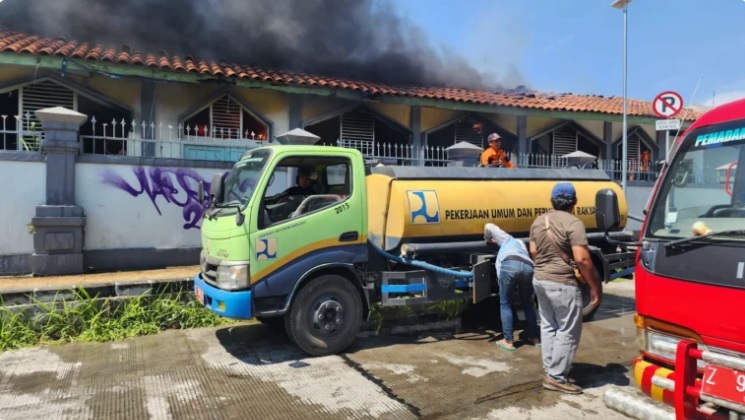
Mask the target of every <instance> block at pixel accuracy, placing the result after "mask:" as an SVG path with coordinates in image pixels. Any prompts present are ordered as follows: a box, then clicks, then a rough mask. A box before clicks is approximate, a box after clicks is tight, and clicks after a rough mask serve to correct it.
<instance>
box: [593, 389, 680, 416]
mask: <svg viewBox="0 0 745 420" xmlns="http://www.w3.org/2000/svg"><path fill="white" fill-rule="evenodd" d="M603 402H605V406H606V407H608V408H610V409H613V410H615V411H618V412H619V413H623V414H625V415H627V416H629V417H632V418H635V419H639V420H675V413H674V412H673V411H672V409H670V410H666V409H665V408H663V407H660V406H659V405H656V404H653V403H652V402H650V401H646V399H642V398H639V397H638V396H635V395H630V394H628V393H626V392H623V391H621V390H618V389H609V390H608V391H606V392H605V395H604V396H603Z"/></svg>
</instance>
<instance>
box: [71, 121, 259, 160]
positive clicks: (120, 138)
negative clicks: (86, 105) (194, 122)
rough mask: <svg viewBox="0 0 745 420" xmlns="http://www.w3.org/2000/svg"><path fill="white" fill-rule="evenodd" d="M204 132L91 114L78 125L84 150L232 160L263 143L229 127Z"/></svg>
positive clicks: (124, 154)
mask: <svg viewBox="0 0 745 420" xmlns="http://www.w3.org/2000/svg"><path fill="white" fill-rule="evenodd" d="M208 134H209V135H208V136H204V135H200V133H199V132H198V131H197V129H196V127H190V126H188V125H187V126H183V125H181V124H179V125H176V126H174V125H171V124H167V125H164V124H163V123H160V124H155V123H150V124H148V123H146V122H144V121H142V122H140V123H138V122H136V121H131V122H126V121H124V120H121V121H116V120H112V121H111V122H110V123H106V122H100V121H97V120H96V118H95V117H93V118H91V121H90V122H89V123H87V124H84V125H83V127H81V135H80V147H81V153H84V154H104V155H123V156H134V157H148V158H168V159H185V160H214V161H226V162H232V161H236V160H238V158H239V157H240V156H241V155H242V154H243V153H244V152H245V151H246V150H250V149H254V148H256V147H259V146H261V145H264V144H266V141H261V140H256V139H255V138H253V136H252V134H253V133H249V132H245V133H242V132H240V131H238V130H234V129H230V128H213V129H212V130H211V131H210V132H209V133H208Z"/></svg>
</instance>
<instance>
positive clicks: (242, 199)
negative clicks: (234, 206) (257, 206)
mask: <svg viewBox="0 0 745 420" xmlns="http://www.w3.org/2000/svg"><path fill="white" fill-rule="evenodd" d="M270 155H271V151H270V150H267V149H264V150H255V151H252V152H250V153H246V154H245V155H243V157H242V158H241V159H240V160H239V161H238V162H236V164H235V166H233V169H232V170H231V171H230V175H228V178H227V179H226V180H225V202H226V203H231V202H233V203H235V202H238V203H240V205H241V207H245V206H246V205H248V202H249V200H251V195H252V194H253V192H254V190H255V189H256V183H257V182H259V177H261V173H262V172H263V171H264V166H266V162H267V161H268V160H269V156H270Z"/></svg>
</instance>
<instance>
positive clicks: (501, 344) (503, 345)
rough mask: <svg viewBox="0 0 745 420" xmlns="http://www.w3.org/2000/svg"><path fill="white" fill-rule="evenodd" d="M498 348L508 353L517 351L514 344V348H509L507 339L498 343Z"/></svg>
mask: <svg viewBox="0 0 745 420" xmlns="http://www.w3.org/2000/svg"><path fill="white" fill-rule="evenodd" d="M497 347H501V348H503V349H505V350H507V351H515V345H514V344H513V345H512V346H508V345H507V340H505V339H502V340H499V341H497Z"/></svg>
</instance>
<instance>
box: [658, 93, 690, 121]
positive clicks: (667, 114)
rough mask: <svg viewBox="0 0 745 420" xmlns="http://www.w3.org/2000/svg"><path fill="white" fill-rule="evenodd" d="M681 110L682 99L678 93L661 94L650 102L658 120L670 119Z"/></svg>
mask: <svg viewBox="0 0 745 420" xmlns="http://www.w3.org/2000/svg"><path fill="white" fill-rule="evenodd" d="M682 109H683V97H682V96H680V94H679V93H678V92H673V91H667V92H662V93H660V94H659V95H657V96H655V98H654V101H652V110H653V111H654V113H655V114H656V115H657V116H658V117H660V118H672V117H674V116H676V115H678V114H679V113H680V111H681V110H682Z"/></svg>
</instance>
